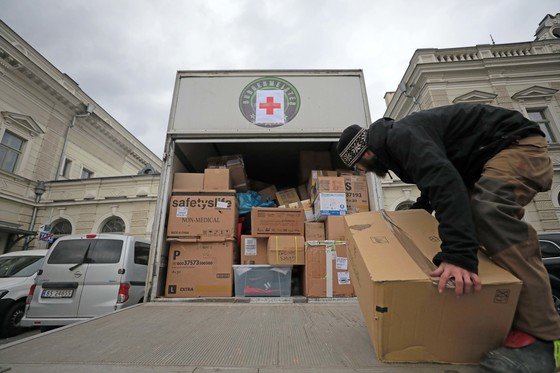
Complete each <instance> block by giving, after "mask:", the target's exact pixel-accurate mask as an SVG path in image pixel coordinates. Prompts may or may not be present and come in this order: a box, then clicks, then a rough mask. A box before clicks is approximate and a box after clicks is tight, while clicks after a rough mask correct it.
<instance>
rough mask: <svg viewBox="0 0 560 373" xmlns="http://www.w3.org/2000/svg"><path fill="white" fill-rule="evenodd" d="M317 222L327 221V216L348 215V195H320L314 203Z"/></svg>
mask: <svg viewBox="0 0 560 373" xmlns="http://www.w3.org/2000/svg"><path fill="white" fill-rule="evenodd" d="M313 209H314V211H315V220H317V221H321V220H325V219H326V218H327V216H342V215H346V213H347V210H348V208H347V206H346V193H319V194H318V195H317V198H315V202H314V203H313Z"/></svg>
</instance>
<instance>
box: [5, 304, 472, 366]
mask: <svg viewBox="0 0 560 373" xmlns="http://www.w3.org/2000/svg"><path fill="white" fill-rule="evenodd" d="M0 362H1V363H0V367H2V368H7V367H10V368H12V371H13V372H18V371H26V372H29V371H45V369H47V367H49V366H50V367H51V368H52V369H55V370H58V371H61V370H62V371H67V370H72V371H80V372H81V371H90V370H96V369H101V368H103V369H105V370H107V369H109V370H110V371H130V370H131V369H133V370H135V371H148V370H146V368H148V367H150V369H149V371H152V368H155V369H156V370H158V371H170V369H173V368H175V369H173V370H174V371H176V369H177V368H179V369H180V371H194V370H195V369H198V370H197V371H199V370H200V369H202V370H206V369H210V368H213V369H216V368H219V369H225V368H227V370H233V371H237V370H238V369H233V368H239V370H243V371H253V372H257V371H259V372H267V371H279V370H281V369H289V370H293V371H301V370H303V369H305V370H306V371H317V372H319V371H321V372H325V371H327V372H328V371H333V372H334V371H336V372H341V371H370V372H371V371H373V372H408V371H418V372H474V371H476V369H475V367H473V366H461V365H444V364H384V363H380V362H378V361H377V360H376V359H375V354H374V351H373V347H372V346H371V343H370V340H369V336H368V334H367V331H366V327H365V324H364V320H363V318H362V315H361V312H360V309H359V306H358V303H357V302H355V301H350V302H328V301H325V302H313V303H266V302H263V303H250V304H248V303H209V302H205V303H184V302H181V303H168V302H165V303H163V302H161V303H159V302H155V303H146V304H143V305H141V306H137V307H132V308H129V309H124V310H123V311H121V312H116V313H112V314H109V315H106V316H103V317H100V318H96V319H93V320H91V321H87V322H84V323H80V324H76V325H72V326H69V327H66V328H64V329H61V330H55V331H53V332H51V333H47V334H43V335H40V336H36V337H31V338H29V339H26V340H22V341H21V342H20V343H18V342H16V343H14V344H10V345H7V346H3V347H1V348H0ZM48 371H50V370H48ZM53 371H54V370H53Z"/></svg>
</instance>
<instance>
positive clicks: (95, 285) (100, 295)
mask: <svg viewBox="0 0 560 373" xmlns="http://www.w3.org/2000/svg"><path fill="white" fill-rule="evenodd" d="M149 253H150V243H149V241H148V240H145V239H142V238H138V237H134V236H128V235H118V234H107V233H105V234H95V233H90V234H85V235H69V236H64V237H61V238H59V239H58V240H57V241H56V242H55V243H54V244H53V246H52V247H51V248H50V249H49V251H48V253H47V255H46V257H45V262H44V263H43V266H42V268H41V269H40V270H39V272H38V273H37V277H36V279H35V285H33V286H32V287H31V289H30V290H29V296H28V297H27V307H26V310H25V316H24V317H23V319H22V320H21V325H22V326H40V327H42V328H43V329H48V328H49V327H53V326H62V325H67V324H71V323H74V322H77V321H82V320H86V319H89V318H92V317H95V316H99V315H103V314H106V313H109V312H112V311H115V310H118V309H121V308H124V307H128V306H131V305H134V304H137V303H140V302H142V301H143V296H144V288H145V285H146V273H147V265H148V257H149Z"/></svg>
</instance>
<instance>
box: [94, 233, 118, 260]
mask: <svg viewBox="0 0 560 373" xmlns="http://www.w3.org/2000/svg"><path fill="white" fill-rule="evenodd" d="M122 247H123V241H122V240H104V239H99V240H95V247H94V248H93V250H90V252H89V262H90V263H93V264H105V263H118V262H119V261H120V260H121V252H122Z"/></svg>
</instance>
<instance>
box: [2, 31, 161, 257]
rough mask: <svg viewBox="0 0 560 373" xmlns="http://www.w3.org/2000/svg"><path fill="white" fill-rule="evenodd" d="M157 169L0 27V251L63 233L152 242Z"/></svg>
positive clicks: (153, 159)
mask: <svg viewBox="0 0 560 373" xmlns="http://www.w3.org/2000/svg"><path fill="white" fill-rule="evenodd" d="M162 136H164V134H162ZM160 170H161V160H160V159H159V158H158V157H157V156H156V155H155V154H154V153H153V152H151V151H150V150H149V149H148V148H147V147H146V146H144V145H143V144H142V143H141V142H140V141H139V140H138V139H137V138H135V137H134V136H133V135H132V134H131V133H130V132H128V131H127V130H126V129H125V128H124V127H123V126H122V125H121V124H119V123H118V122H117V121H116V120H115V119H114V118H112V117H111V115H109V113H107V112H106V111H105V110H103V108H102V107H100V106H99V105H98V104H97V103H95V101H94V100H93V99H92V98H91V97H89V96H88V95H87V94H86V93H85V92H84V91H82V90H81V89H80V87H79V85H78V84H77V83H76V82H75V81H73V80H72V79H71V78H70V77H69V76H68V75H66V74H64V73H62V72H61V71H59V70H58V69H57V68H56V67H54V66H53V65H52V64H51V63H50V62H49V61H47V60H46V59H45V58H44V57H43V56H41V55H40V54H39V53H38V52H37V51H36V50H34V49H33V48H32V47H31V46H30V45H29V44H28V43H26V42H25V40H23V39H22V38H21V37H19V36H18V35H17V34H16V33H15V32H14V31H13V30H11V29H10V28H9V27H8V26H7V25H6V24H4V23H3V22H1V21H0V253H3V252H6V251H11V250H15V249H17V248H21V247H45V246H46V245H47V241H46V240H47V239H49V238H50V239H51V241H52V239H53V238H54V237H56V236H57V235H61V234H69V233H87V232H105V231H109V232H125V233H130V234H136V235H142V236H144V237H149V236H150V232H151V218H150V217H152V216H153V214H154V210H155V200H156V198H157V188H158V183H159V172H160ZM39 232H42V233H41V234H38V233H39Z"/></svg>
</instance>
